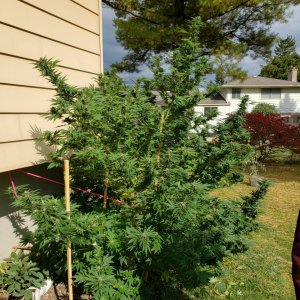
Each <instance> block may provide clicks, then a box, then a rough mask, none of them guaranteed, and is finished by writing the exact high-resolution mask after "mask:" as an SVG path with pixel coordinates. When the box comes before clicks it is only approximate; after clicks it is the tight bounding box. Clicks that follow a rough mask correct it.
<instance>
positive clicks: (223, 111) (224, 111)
mask: <svg viewBox="0 0 300 300" xmlns="http://www.w3.org/2000/svg"><path fill="white" fill-rule="evenodd" d="M204 107H205V106H204V105H197V106H195V108H194V109H195V114H196V115H197V116H199V115H204ZM206 107H218V113H219V115H218V117H217V118H215V119H214V120H212V121H210V124H211V125H216V124H217V123H218V122H220V121H222V120H224V119H226V118H227V117H228V115H229V113H230V106H229V105H219V106H218V105H207V106H206Z"/></svg>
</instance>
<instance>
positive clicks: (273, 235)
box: [191, 164, 300, 300]
mask: <svg viewBox="0 0 300 300" xmlns="http://www.w3.org/2000/svg"><path fill="white" fill-rule="evenodd" d="M260 175H261V176H264V177H266V178H268V179H269V180H270V181H271V182H272V184H271V187H270V189H269V192H268V194H267V196H266V197H265V199H264V200H263V202H262V203H261V214H260V217H259V221H260V224H261V227H260V229H259V230H258V231H257V232H254V233H253V234H252V236H251V240H252V245H251V246H250V249H249V250H248V251H247V252H246V253H243V254H239V255H233V256H230V257H227V258H226V259H225V260H224V261H223V264H222V271H223V272H222V275H221V276H220V277H216V278H212V279H211V282H210V284H209V285H208V286H206V287H205V288H202V289H201V290H200V288H199V289H195V290H194V291H193V296H192V297H191V299H207V300H215V299H216V300H217V299H243V300H268V299H270V300H271V299H272V300H283V299H284V300H294V299H295V294H294V288H293V283H292V279H291V249H292V243H293V238H294V230H295V225H296V220H297V216H298V211H299V208H300V196H299V195H300V165H283V164H269V165H268V166H267V167H266V169H265V170H262V171H261V172H260ZM252 189H253V188H252V187H250V186H249V185H248V184H247V183H246V182H245V183H241V184H237V185H235V186H233V187H230V188H222V189H219V190H217V191H215V192H214V194H215V195H216V196H219V197H221V198H223V199H227V198H231V199H232V198H237V197H239V196H240V195H243V194H247V193H249V192H251V190H252Z"/></svg>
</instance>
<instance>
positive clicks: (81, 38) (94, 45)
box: [0, 0, 99, 53]
mask: <svg viewBox="0 0 300 300" xmlns="http://www.w3.org/2000/svg"><path fill="white" fill-rule="evenodd" d="M95 1H96V0H95ZM0 3H1V10H0V20H1V22H3V23H5V24H8V25H12V26H15V27H17V28H18V29H25V30H27V31H30V32H32V33H35V34H38V35H41V36H43V37H47V38H50V39H53V40H56V41H59V42H62V43H65V44H68V45H71V46H75V47H79V48H82V49H86V50H88V51H92V52H94V53H99V38H98V37H97V35H96V34H94V33H91V32H88V31H86V30H84V29H82V28H79V27H77V26H74V25H73V24H70V23H68V22H65V21H63V20H61V19H59V18H57V17H55V16H52V15H49V14H47V13H45V12H43V11H41V10H38V9H36V8H33V7H32V6H29V5H28V4H26V3H23V2H20V1H18V0H9V1H7V0H1V2H0ZM2 3H3V4H2ZM80 17H81V16H79V18H80Z"/></svg>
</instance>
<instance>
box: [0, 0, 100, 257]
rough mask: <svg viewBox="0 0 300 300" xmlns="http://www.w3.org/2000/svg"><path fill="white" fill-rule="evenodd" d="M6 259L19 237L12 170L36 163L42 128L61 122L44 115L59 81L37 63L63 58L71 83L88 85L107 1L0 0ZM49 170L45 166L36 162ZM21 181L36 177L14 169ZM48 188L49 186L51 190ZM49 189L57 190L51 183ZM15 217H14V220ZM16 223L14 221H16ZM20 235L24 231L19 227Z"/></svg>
mask: <svg viewBox="0 0 300 300" xmlns="http://www.w3.org/2000/svg"><path fill="white" fill-rule="evenodd" d="M0 3H1V9H0V40H1V43H0V66H1V68H0V258H3V257H4V256H7V255H8V254H9V251H10V249H11V247H12V246H13V245H14V244H16V243H17V242H18V238H17V237H16V236H14V234H13V231H14V230H15V231H18V230H19V231H20V230H21V228H17V227H18V226H19V225H20V224H18V222H16V221H12V220H11V215H10V214H9V213H12V212H13V209H12V208H10V207H9V204H10V202H9V199H8V198H7V196H6V195H5V190H6V188H7V186H8V185H9V180H8V171H11V170H15V169H19V168H25V167H27V168H28V167H30V166H32V165H33V164H35V163H36V162H37V161H38V160H39V159H40V158H41V157H42V156H43V154H47V153H46V152H47V149H44V147H42V146H38V147H37V146H36V145H35V144H34V141H33V139H34V137H35V136H36V135H38V133H39V131H40V130H45V129H50V130H51V129H53V128H55V126H56V124H53V123H52V122H48V121H46V120H45V119H44V118H42V117H41V114H42V113H44V112H46V111H47V110H48V109H49V107H50V103H49V99H50V98H51V97H52V96H53V95H54V94H55V91H54V88H53V86H51V85H50V84H49V83H48V82H47V80H46V79H44V78H42V77H41V76H40V74H39V72H38V71H37V70H35V69H34V68H33V62H34V61H36V60H37V59H39V58H40V57H44V56H46V57H48V58H51V57H53V58H55V59H58V60H60V61H61V62H60V67H59V70H60V71H61V72H62V73H63V74H65V75H66V76H67V78H68V80H69V83H71V84H74V85H78V86H86V85H89V84H92V83H93V81H94V78H96V77H97V75H98V74H99V73H100V72H102V69H103V57H102V53H103V51H102V32H101V26H102V24H101V0H0ZM29 169H32V170H34V171H35V172H38V173H41V172H43V173H44V176H46V175H48V177H51V175H52V176H55V174H54V173H53V172H52V174H50V175H49V173H48V171H47V170H46V168H45V167H44V166H35V167H30V168H29ZM12 174H13V177H14V178H15V180H16V183H17V184H21V183H27V182H30V181H31V182H32V183H34V184H35V186H34V187H36V188H37V187H38V186H37V184H38V181H36V180H35V181H34V180H30V179H27V178H25V177H24V176H22V175H20V174H19V175H17V173H15V172H13V173H12ZM45 188H47V190H45ZM42 189H43V191H45V192H49V190H52V191H54V187H53V186H49V184H44V185H42ZM9 218H10V220H9ZM19 223H20V222H19ZM12 225H13V226H12ZM19 234H21V233H20V232H19Z"/></svg>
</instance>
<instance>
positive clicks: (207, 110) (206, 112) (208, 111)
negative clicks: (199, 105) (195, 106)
mask: <svg viewBox="0 0 300 300" xmlns="http://www.w3.org/2000/svg"><path fill="white" fill-rule="evenodd" d="M217 112H218V108H217V107H210V106H207V107H204V116H205V117H208V116H211V115H213V114H215V113H217Z"/></svg>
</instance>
